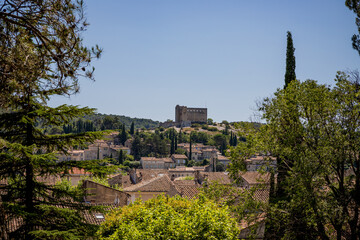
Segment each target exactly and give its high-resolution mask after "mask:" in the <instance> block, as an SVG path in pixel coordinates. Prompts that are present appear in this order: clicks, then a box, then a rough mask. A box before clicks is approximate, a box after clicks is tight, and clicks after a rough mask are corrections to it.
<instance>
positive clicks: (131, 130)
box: [129, 122, 135, 136]
mask: <svg viewBox="0 0 360 240" xmlns="http://www.w3.org/2000/svg"><path fill="white" fill-rule="evenodd" d="M129 133H130V134H131V136H132V135H134V133H135V124H134V122H132V123H131V127H130V132H129Z"/></svg>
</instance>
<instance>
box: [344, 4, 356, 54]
mask: <svg viewBox="0 0 360 240" xmlns="http://www.w3.org/2000/svg"><path fill="white" fill-rule="evenodd" d="M345 5H346V6H347V7H348V8H349V9H350V10H352V11H353V12H354V13H355V14H356V18H355V23H356V26H357V28H358V32H359V33H360V1H359V0H346V1H345ZM351 41H352V47H353V48H354V49H355V50H356V51H357V52H358V53H359V55H360V36H359V35H358V34H354V35H353V36H352V38H351Z"/></svg>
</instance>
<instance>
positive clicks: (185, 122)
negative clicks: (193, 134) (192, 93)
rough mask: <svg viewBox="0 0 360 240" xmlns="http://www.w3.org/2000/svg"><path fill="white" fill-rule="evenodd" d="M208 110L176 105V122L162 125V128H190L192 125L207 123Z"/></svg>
mask: <svg viewBox="0 0 360 240" xmlns="http://www.w3.org/2000/svg"><path fill="white" fill-rule="evenodd" d="M206 122H207V108H190V107H186V106H179V105H176V107H175V122H164V123H161V124H160V126H162V127H173V126H176V127H189V126H191V123H206Z"/></svg>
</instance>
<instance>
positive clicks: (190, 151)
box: [189, 132, 192, 161]
mask: <svg viewBox="0 0 360 240" xmlns="http://www.w3.org/2000/svg"><path fill="white" fill-rule="evenodd" d="M191 160H192V139H191V132H190V150H189V161H191Z"/></svg>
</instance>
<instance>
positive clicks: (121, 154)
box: [118, 150, 124, 164]
mask: <svg viewBox="0 0 360 240" xmlns="http://www.w3.org/2000/svg"><path fill="white" fill-rule="evenodd" d="M118 162H119V164H123V163H124V153H123V150H120V151H119V161H118Z"/></svg>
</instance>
